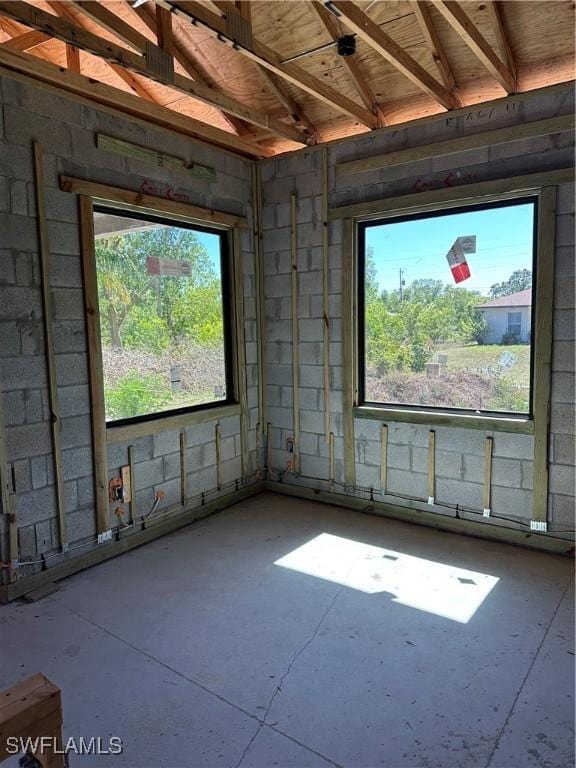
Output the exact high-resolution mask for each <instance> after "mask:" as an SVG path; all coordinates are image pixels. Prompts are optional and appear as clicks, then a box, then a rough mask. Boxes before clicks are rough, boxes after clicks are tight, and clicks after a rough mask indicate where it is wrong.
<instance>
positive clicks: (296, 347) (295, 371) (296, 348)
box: [290, 192, 300, 473]
mask: <svg viewBox="0 0 576 768" xmlns="http://www.w3.org/2000/svg"><path fill="white" fill-rule="evenodd" d="M296 227H297V222H296V193H295V192H292V195H291V197H290V253H291V266H292V269H291V287H292V291H291V299H292V389H293V414H294V472H295V473H298V472H299V471H300V327H299V322H298V237H297V232H296Z"/></svg>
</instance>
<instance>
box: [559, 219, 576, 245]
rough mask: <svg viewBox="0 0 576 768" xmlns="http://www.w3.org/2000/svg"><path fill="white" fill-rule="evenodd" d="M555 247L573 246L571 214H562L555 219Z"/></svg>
mask: <svg viewBox="0 0 576 768" xmlns="http://www.w3.org/2000/svg"><path fill="white" fill-rule="evenodd" d="M556 245H557V246H562V245H574V214H573V213H564V214H562V215H561V216H557V217H556Z"/></svg>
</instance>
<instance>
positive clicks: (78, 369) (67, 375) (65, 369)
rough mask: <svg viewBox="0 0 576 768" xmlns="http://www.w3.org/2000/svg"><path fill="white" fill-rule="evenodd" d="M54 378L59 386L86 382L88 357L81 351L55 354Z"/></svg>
mask: <svg viewBox="0 0 576 768" xmlns="http://www.w3.org/2000/svg"><path fill="white" fill-rule="evenodd" d="M56 378H57V381H58V384H59V386H61V387H66V386H70V385H73V384H87V383H88V358H87V356H86V355H85V354H84V353H82V352H74V353H71V354H69V355H65V354H61V355H56Z"/></svg>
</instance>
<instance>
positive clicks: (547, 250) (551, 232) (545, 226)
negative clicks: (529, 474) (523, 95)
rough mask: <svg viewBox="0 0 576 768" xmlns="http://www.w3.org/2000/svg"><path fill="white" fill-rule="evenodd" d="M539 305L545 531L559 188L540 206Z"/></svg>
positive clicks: (535, 509) (536, 498)
mask: <svg viewBox="0 0 576 768" xmlns="http://www.w3.org/2000/svg"><path fill="white" fill-rule="evenodd" d="M537 232H538V251H537V262H536V296H535V300H536V304H535V307H534V312H535V317H534V337H533V344H534V354H535V359H534V380H533V391H532V403H533V409H534V464H533V474H534V490H533V492H532V527H533V528H534V529H535V530H539V531H545V530H546V528H547V521H548V472H549V469H548V445H549V440H550V435H549V427H550V378H551V371H552V319H553V307H554V254H555V242H556V187H547V188H546V189H543V190H542V192H541V193H540V200H539V204H538V229H537Z"/></svg>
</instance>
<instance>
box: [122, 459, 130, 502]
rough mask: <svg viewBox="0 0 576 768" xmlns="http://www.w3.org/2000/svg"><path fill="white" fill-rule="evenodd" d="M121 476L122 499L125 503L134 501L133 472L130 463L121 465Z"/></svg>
mask: <svg viewBox="0 0 576 768" xmlns="http://www.w3.org/2000/svg"><path fill="white" fill-rule="evenodd" d="M120 476H121V478H122V501H123V503H124V504H131V503H132V474H131V472H130V465H129V464H128V465H126V466H125V467H120Z"/></svg>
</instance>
